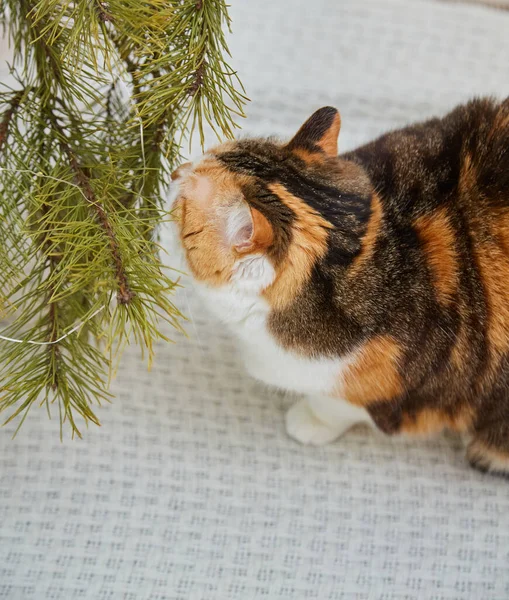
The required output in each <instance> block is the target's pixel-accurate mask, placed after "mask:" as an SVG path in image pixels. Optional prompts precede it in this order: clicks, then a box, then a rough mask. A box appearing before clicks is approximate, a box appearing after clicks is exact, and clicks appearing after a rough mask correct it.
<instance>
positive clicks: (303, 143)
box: [287, 106, 341, 156]
mask: <svg viewBox="0 0 509 600" xmlns="http://www.w3.org/2000/svg"><path fill="white" fill-rule="evenodd" d="M340 128H341V117H340V116H339V112H338V111H337V110H336V109H335V108H333V107H332V106H324V107H323V108H320V109H319V110H317V111H316V112H315V113H313V114H312V115H311V116H310V117H309V119H308V120H307V121H306V122H305V123H304V125H303V126H302V127H301V128H300V129H299V131H298V132H297V133H296V135H295V137H293V139H292V140H291V141H290V142H289V143H288V146H287V148H288V149H289V150H306V151H308V152H317V151H321V152H323V153H325V154H326V155H327V156H337V155H338V135H339V130H340Z"/></svg>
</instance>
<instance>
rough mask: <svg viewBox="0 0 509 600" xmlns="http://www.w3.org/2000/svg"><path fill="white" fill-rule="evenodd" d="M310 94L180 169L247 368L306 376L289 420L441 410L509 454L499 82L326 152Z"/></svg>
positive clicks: (203, 261) (482, 451)
mask: <svg viewBox="0 0 509 600" xmlns="http://www.w3.org/2000/svg"><path fill="white" fill-rule="evenodd" d="M339 124H340V121H339V115H338V113H337V111H335V110H334V109H330V108H325V109H321V110H320V111H318V112H317V113H315V115H313V116H312V117H311V118H310V119H309V121H308V122H306V124H305V125H304V126H303V127H302V128H301V130H299V132H298V134H297V135H296V136H295V137H294V138H293V140H292V141H291V142H290V143H289V144H286V145H281V144H277V143H274V142H271V141H267V140H246V141H239V142H231V143H228V144H225V145H223V146H220V147H219V148H216V149H214V150H212V151H211V152H210V153H209V154H207V155H206V156H205V157H204V159H203V160H202V161H200V162H199V163H198V164H197V165H195V166H194V167H186V166H184V167H181V168H180V169H179V170H178V171H177V172H176V174H175V180H176V181H177V182H178V187H177V186H176V191H175V197H176V198H177V207H178V208H180V210H179V211H178V213H179V215H180V220H179V223H180V237H181V240H182V244H183V247H184V248H185V253H186V257H187V262H188V267H189V270H190V271H191V273H192V274H193V275H194V277H195V279H196V282H197V285H198V288H199V289H200V290H201V292H202V294H203V295H204V297H205V299H206V301H207V304H208V305H209V306H210V308H211V309H212V310H213V311H214V312H215V313H216V314H217V315H218V316H219V317H220V318H221V319H222V320H223V321H225V322H227V323H228V324H229V325H230V327H231V329H232V331H233V332H234V335H235V336H236V338H237V340H238V343H239V347H240V351H241V354H242V356H243V357H244V361H245V363H246V366H247V368H248V371H249V372H250V373H251V374H252V375H253V376H255V377H257V378H258V379H260V380H262V381H264V382H266V383H268V384H271V385H276V386H278V387H282V388H284V389H290V390H292V391H297V392H301V393H304V394H306V395H307V396H308V398H309V399H308V400H304V401H301V402H300V403H299V404H297V405H296V406H294V407H293V408H292V409H290V411H289V413H288V415H287V428H288V431H289V433H290V435H292V436H293V437H295V438H296V439H299V440H300V441H303V442H305V443H315V444H318V443H326V442H328V441H331V440H333V439H334V438H336V437H338V436H339V435H340V434H341V433H343V431H345V430H346V429H348V428H349V427H350V426H351V425H352V424H354V423H356V422H359V421H363V420H372V421H373V422H374V423H375V425H376V426H377V427H378V428H379V429H381V430H382V431H384V432H386V433H390V434H393V433H400V432H407V433H432V432H435V431H440V430H441V429H443V428H445V427H447V428H451V429H453V430H457V431H460V432H462V433H465V434H468V435H469V436H470V438H471V442H470V446H469V458H470V460H471V462H472V463H473V464H475V466H478V467H479V468H483V469H488V470H504V471H508V470H509V100H506V101H505V102H504V103H502V104H498V103H496V102H494V101H491V100H478V101H473V102H471V103H469V104H468V105H466V106H463V107H459V108H458V109H456V110H455V111H453V112H452V113H451V114H449V115H447V116H446V117H445V118H443V119H434V120H431V121H428V122H426V123H424V124H420V125H416V126H412V127H408V128H405V129H402V130H400V131H397V132H394V133H391V134H388V135H386V136H383V137H382V138H380V139H378V140H376V141H375V142H372V143H371V144H368V145H366V146H364V147H362V148H359V149H358V150H356V151H353V152H350V153H348V154H345V155H342V156H340V157H337V156H336V154H337V141H336V140H337V135H338V132H339Z"/></svg>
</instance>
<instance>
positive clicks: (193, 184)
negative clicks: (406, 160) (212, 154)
mask: <svg viewBox="0 0 509 600" xmlns="http://www.w3.org/2000/svg"><path fill="white" fill-rule="evenodd" d="M241 183H242V177H241V176H235V175H233V174H232V173H230V172H229V171H228V170H227V169H226V168H225V167H223V166H222V165H220V164H219V163H217V162H216V161H215V160H205V161H203V163H201V164H200V165H199V166H198V167H197V168H196V169H195V171H194V173H193V174H191V175H190V176H189V177H188V178H187V179H186V180H184V182H183V183H182V184H181V186H182V197H181V199H180V200H179V201H178V202H177V205H176V208H177V215H176V216H177V218H178V219H180V236H181V240H182V245H183V246H184V248H185V250H186V254H187V261H188V264H189V268H190V269H191V271H192V273H193V275H194V276H195V278H196V279H197V280H199V281H206V282H207V283H208V284H210V285H213V286H220V285H224V284H225V283H227V282H228V281H229V279H230V277H231V274H232V271H233V267H234V265H235V259H236V257H237V255H236V253H235V251H234V249H233V248H231V247H229V245H228V244H227V242H226V239H225V223H224V219H225V216H224V214H225V211H226V210H227V209H228V206H229V205H231V203H232V202H234V201H237V199H238V196H239V189H240V185H241Z"/></svg>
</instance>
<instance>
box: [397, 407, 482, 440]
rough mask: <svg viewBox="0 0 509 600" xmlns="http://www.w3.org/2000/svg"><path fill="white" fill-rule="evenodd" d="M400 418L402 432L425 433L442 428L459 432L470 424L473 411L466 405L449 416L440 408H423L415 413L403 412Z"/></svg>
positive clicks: (434, 431)
mask: <svg viewBox="0 0 509 600" xmlns="http://www.w3.org/2000/svg"><path fill="white" fill-rule="evenodd" d="M402 419H403V420H402V423H401V429H400V431H401V432H404V433H409V434H421V435H427V434H431V433H440V432H441V431H442V430H444V429H450V430H452V431H458V432H461V431H467V430H468V428H469V427H470V425H471V424H472V419H473V412H472V410H471V409H470V408H468V407H467V408H464V409H463V410H459V411H457V412H456V414H455V415H454V416H451V415H449V414H447V413H446V412H445V411H442V410H436V409H432V408H425V409H423V410H421V411H420V412H418V413H417V415H412V416H411V415H409V414H405V413H404V414H403V417H402Z"/></svg>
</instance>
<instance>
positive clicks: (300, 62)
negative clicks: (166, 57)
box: [0, 0, 509, 600]
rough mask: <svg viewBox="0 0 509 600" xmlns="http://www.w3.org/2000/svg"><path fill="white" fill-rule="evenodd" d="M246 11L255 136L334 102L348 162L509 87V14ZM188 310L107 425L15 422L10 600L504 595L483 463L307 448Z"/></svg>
mask: <svg viewBox="0 0 509 600" xmlns="http://www.w3.org/2000/svg"><path fill="white" fill-rule="evenodd" d="M232 4H233V5H232V7H231V15H232V17H233V28H234V34H233V36H232V37H231V46H230V47H231V51H232V55H233V59H232V64H233V65H234V66H235V67H236V68H237V69H238V71H239V74H240V76H241V78H242V80H243V82H244V84H245V85H246V89H247V93H248V95H249V97H250V98H251V99H252V102H251V103H250V104H249V106H248V107H247V111H248V120H247V121H246V122H245V123H244V124H243V125H244V133H246V134H247V133H254V134H257V135H258V134H278V135H280V136H282V137H284V136H289V135H291V134H292V133H293V132H294V131H296V129H297V128H298V127H299V125H300V124H301V122H303V121H304V120H305V118H306V117H307V116H309V115H310V114H311V112H312V111H313V110H314V109H316V108H319V107H320V106H323V105H326V104H332V105H334V106H337V107H338V108H339V110H340V111H341V115H342V121H343V129H342V132H341V135H340V147H341V150H347V149H350V148H352V147H353V146H354V145H356V144H359V143H361V142H364V141H366V140H368V139H370V138H371V137H373V136H375V135H377V134H378V133H381V132H382V131H384V130H386V129H389V128H394V127H397V126H400V125H403V124H405V123H407V122H409V121H412V120H416V119H422V118H425V117H427V116H430V115H432V114H435V113H443V112H445V111H446V110H448V109H449V108H452V107H453V106H454V105H455V104H456V103H458V102H460V101H464V100H466V99H468V98H469V97H471V96H473V95H481V94H495V95H498V96H504V95H506V96H507V95H509V35H508V34H507V32H508V31H509V13H505V12H504V11H496V10H492V9H489V8H486V7H481V6H472V5H468V4H456V3H455V4H450V3H440V2H432V1H429V2H424V1H422V0H414V1H412V2H408V0H386V1H384V2H380V1H377V0H363V1H359V0H341V2H338V1H337V0H314V1H313V2H309V1H308V0H286V1H281V0H278V1H274V0H272V1H271V0H256V2H254V1H253V0H251V1H250V0H236V1H235V2H233V3H232ZM169 261H170V262H171V257H170V258H169ZM177 302H178V304H179V305H180V306H181V307H182V310H183V311H184V312H185V313H186V314H188V315H189V316H192V318H193V321H192V323H189V325H188V326H187V330H188V334H189V337H188V338H184V337H183V336H180V335H176V334H173V333H172V332H170V334H171V335H173V337H174V339H175V341H176V342H177V343H176V344H174V345H170V344H160V345H159V346H158V348H157V356H156V362H155V366H154V368H153V370H152V372H151V373H148V372H147V370H146V367H145V365H144V364H143V363H142V361H141V360H140V358H139V356H138V353H137V352H136V350H135V349H134V348H132V349H129V350H128V351H127V353H126V354H125V356H124V360H123V363H122V366H121V369H120V371H119V373H118V376H117V379H116V381H115V383H114V386H113V391H114V392H115V394H116V395H117V398H116V399H115V401H114V402H113V404H112V405H108V406H104V407H103V408H100V409H98V412H99V417H100V418H101V420H102V424H103V426H102V428H96V427H94V426H92V427H91V428H90V429H89V430H86V431H84V440H75V441H70V440H65V441H64V443H60V441H59V437H58V423H57V419H56V418H54V419H53V421H51V422H50V421H48V419H47V415H46V413H45V411H43V410H41V411H38V410H36V409H34V411H33V413H32V414H31V416H30V418H29V419H28V420H27V421H26V422H25V424H24V426H23V429H22V430H21V432H20V434H19V436H18V437H17V438H16V439H15V440H14V441H11V439H10V434H11V433H12V431H13V427H11V426H9V427H6V428H4V429H3V430H1V431H0V598H2V599H4V598H5V599H6V600H28V599H36V600H49V599H51V600H70V599H73V600H78V599H83V598H86V599H90V600H117V599H119V600H120V599H122V600H145V599H146V600H149V599H150V600H195V599H196V600H233V599H235V600H251V599H256V600H257V599H261V598H268V599H271V600H272V599H274V600H279V599H283V598H284V599H290V598H291V599H292V600H301V599H319V600H336V599H342V598H345V599H349V598H355V599H356V600H363V599H365V600H367V599H373V600H403V599H406V600H410V599H415V598H419V600H422V599H430V600H431V599H433V600H460V599H461V600H467V599H468V600H472V599H482V600H492V599H497V600H504V599H507V598H509V484H508V482H507V481H504V480H502V479H497V478H493V477H489V476H483V475H481V474H479V473H476V472H475V471H473V470H471V469H469V468H468V466H467V465H466V463H465V459H464V456H463V451H462V448H461V444H460V443H459V442H458V440H456V439H455V438H453V437H449V436H441V437H439V438H438V439H435V440H431V441H430V440H428V441H426V440H422V441H421V440H412V441H408V440H401V439H399V440H395V439H389V438H386V437H383V436H382V435H377V434H376V433H374V432H370V431H367V430H365V429H362V428H359V429H356V430H354V431H352V432H350V433H349V434H347V435H346V436H345V437H343V438H342V439H341V440H340V441H338V442H337V443H335V444H333V445H331V446H328V447H325V448H307V447H302V446H299V445H298V444H296V443H294V442H293V441H291V440H290V439H288V438H287V436H286V434H285V431H284V425H283V414H284V408H285V407H286V406H287V405H288V403H289V402H290V401H291V398H285V397H283V396H282V395H279V394H276V393H274V392H270V391H268V390H266V389H265V388H264V387H262V386H259V385H258V384H257V383H255V382H253V381H252V380H251V379H249V377H247V376H246V375H245V373H244V370H243V367H242V365H241V364H240V362H239V360H238V357H237V355H236V353H235V350H234V347H233V344H232V341H231V339H230V337H229V335H228V334H227V332H226V331H225V329H224V328H223V327H222V326H220V325H217V324H216V323H215V322H214V320H213V319H211V318H209V317H208V315H207V313H206V312H205V310H204V309H203V308H202V307H201V305H200V304H199V302H198V301H197V299H196V298H195V296H194V293H193V291H192V288H191V287H186V288H185V289H184V290H183V292H181V293H180V295H179V296H178V297H177ZM55 417H56V415H55Z"/></svg>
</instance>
